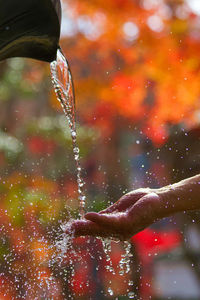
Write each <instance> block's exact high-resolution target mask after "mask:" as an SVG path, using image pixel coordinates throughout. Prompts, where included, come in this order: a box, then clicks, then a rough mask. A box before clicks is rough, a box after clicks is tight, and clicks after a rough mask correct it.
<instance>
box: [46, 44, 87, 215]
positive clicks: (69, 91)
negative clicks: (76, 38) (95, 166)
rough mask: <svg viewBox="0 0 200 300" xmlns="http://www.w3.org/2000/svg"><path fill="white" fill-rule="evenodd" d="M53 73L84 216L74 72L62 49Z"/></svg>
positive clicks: (58, 54) (58, 52)
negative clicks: (66, 126) (65, 119)
mask: <svg viewBox="0 0 200 300" xmlns="http://www.w3.org/2000/svg"><path fill="white" fill-rule="evenodd" d="M51 75H52V82H53V85H54V89H55V92H56V95H57V98H58V100H59V102H60V103H61V106H62V108H63V111H64V114H65V116H66V118H67V121H68V124H69V128H70V132H71V137H72V146H73V153H74V159H75V162H76V169H77V184H78V195H79V196H78V197H79V216H80V217H81V218H83V216H84V213H85V199H86V197H85V194H84V184H85V183H84V180H83V178H82V175H81V171H82V170H81V164H80V157H79V147H78V146H77V131H76V107H75V94H74V85H73V79H72V74H71V71H70V67H69V64H68V62H67V59H66V58H65V56H64V55H63V53H62V51H61V49H58V51H57V60H55V61H53V62H52V63H51Z"/></svg>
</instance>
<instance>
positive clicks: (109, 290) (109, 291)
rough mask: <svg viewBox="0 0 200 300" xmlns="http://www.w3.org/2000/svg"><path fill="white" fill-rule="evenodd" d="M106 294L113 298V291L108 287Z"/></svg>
mask: <svg viewBox="0 0 200 300" xmlns="http://www.w3.org/2000/svg"><path fill="white" fill-rule="evenodd" d="M108 293H109V295H110V296H113V294H114V293H113V290H112V289H111V288H110V287H109V288H108Z"/></svg>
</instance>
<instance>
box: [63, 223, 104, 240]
mask: <svg viewBox="0 0 200 300" xmlns="http://www.w3.org/2000/svg"><path fill="white" fill-rule="evenodd" d="M65 233H67V234H69V235H71V236H74V237H77V236H86V235H91V236H109V234H108V233H107V231H106V229H104V228H103V227H100V226H99V225H97V224H95V223H93V222H91V221H89V220H76V221H74V222H72V223H71V225H70V226H69V227H68V228H67V229H66V230H65Z"/></svg>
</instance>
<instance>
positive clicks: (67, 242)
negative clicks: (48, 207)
mask: <svg viewBox="0 0 200 300" xmlns="http://www.w3.org/2000/svg"><path fill="white" fill-rule="evenodd" d="M50 67H51V75H52V82H53V85H54V89H55V92H56V95H57V98H58V100H59V102H60V103H61V106H62V108H63V111H64V114H65V116H66V118H67V120H68V124H69V128H70V132H71V137H72V146H73V153H74V159H75V162H76V168H77V184H78V195H79V216H80V218H83V217H84V214H85V200H86V196H85V194H84V188H83V187H84V184H85V183H84V180H83V178H82V175H81V172H82V169H81V165H80V157H79V147H78V145H77V131H76V107H75V95H74V86H73V80H72V74H71V71H70V67H69V64H68V62H67V59H66V58H65V56H64V55H63V53H62V51H61V49H58V52H57V60H55V61H53V62H52V63H51V65H50ZM63 226H64V225H63ZM65 226H66V225H65ZM63 230H64V227H63ZM64 231H65V230H64ZM101 240H102V245H103V249H104V253H105V256H106V262H107V265H106V269H107V270H108V271H109V272H111V273H112V274H113V275H114V274H115V270H114V268H113V264H112V261H111V258H110V254H111V251H112V249H111V248H112V247H111V243H112V241H111V240H110V239H101ZM72 242H73V237H69V236H66V234H64V236H63V239H62V240H61V241H59V242H57V243H56V248H57V250H58V252H60V254H59V256H58V257H55V261H58V258H59V259H60V260H62V258H63V257H64V253H65V252H66V251H68V250H70V249H71V250H73V246H72ZM73 251H74V250H73ZM124 251H125V253H124V254H123V255H122V257H121V260H120V263H119V274H120V275H121V276H123V275H124V274H128V273H129V272H130V259H131V257H132V253H131V244H130V243H129V242H128V241H125V242H124ZM52 262H53V261H52ZM71 268H72V271H73V263H71ZM132 285H133V283H132V281H129V286H130V287H131V286H132ZM127 292H129V293H128V297H129V298H130V299H131V298H133V293H132V292H130V290H127ZM108 294H109V295H110V296H112V295H113V291H112V289H111V288H110V287H109V288H108Z"/></svg>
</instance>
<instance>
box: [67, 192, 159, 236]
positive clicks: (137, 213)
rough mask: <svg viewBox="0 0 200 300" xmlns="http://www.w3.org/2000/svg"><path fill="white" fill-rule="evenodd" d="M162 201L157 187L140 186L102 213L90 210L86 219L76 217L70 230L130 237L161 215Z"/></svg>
mask: <svg viewBox="0 0 200 300" xmlns="http://www.w3.org/2000/svg"><path fill="white" fill-rule="evenodd" d="M160 202H161V199H160V196H159V194H157V193H156V190H151V189H138V190H135V191H133V192H130V193H128V194H126V195H124V196H122V197H121V198H120V199H119V200H118V201H117V202H116V203H115V204H113V205H111V206H110V207H108V208H107V209H105V210H103V211H100V212H99V213H94V212H89V213H87V214H86V215H85V219H83V220H76V221H73V222H72V224H71V226H70V228H69V229H68V230H67V233H70V232H71V233H73V235H74V236H85V235H92V236H101V237H115V238H119V239H121V240H125V239H129V238H131V237H132V236H133V235H134V234H136V233H138V232H139V231H141V230H143V229H144V228H146V227H148V226H149V225H151V224H152V223H153V222H155V221H156V220H158V219H159V218H158V215H159V207H160Z"/></svg>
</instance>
